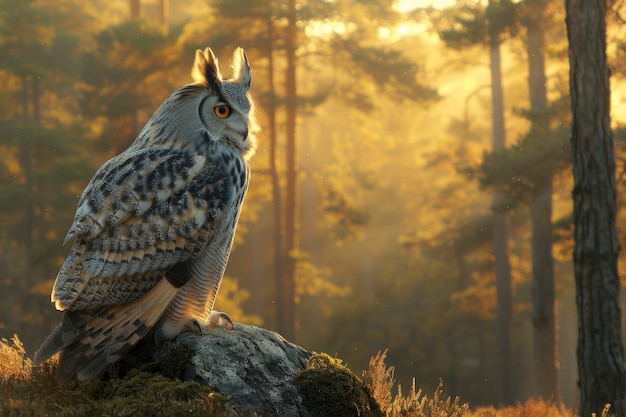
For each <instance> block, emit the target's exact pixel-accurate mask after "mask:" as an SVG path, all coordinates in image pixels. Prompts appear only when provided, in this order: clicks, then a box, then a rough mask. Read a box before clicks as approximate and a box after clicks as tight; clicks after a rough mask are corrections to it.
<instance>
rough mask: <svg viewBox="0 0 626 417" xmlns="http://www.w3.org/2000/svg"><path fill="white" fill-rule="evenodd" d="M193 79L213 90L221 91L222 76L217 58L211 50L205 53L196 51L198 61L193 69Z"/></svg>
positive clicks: (208, 49) (196, 60) (194, 63)
mask: <svg viewBox="0 0 626 417" xmlns="http://www.w3.org/2000/svg"><path fill="white" fill-rule="evenodd" d="M191 77H192V78H193V80H194V81H195V82H197V83H200V84H202V85H204V86H206V87H210V88H211V89H213V90H219V89H220V88H221V86H222V74H221V73H220V69H219V67H218V65H217V58H215V55H214V54H213V51H212V50H211V48H206V49H205V50H204V51H201V50H200V49H198V50H197V51H196V59H195V61H194V62H193V67H192V68H191Z"/></svg>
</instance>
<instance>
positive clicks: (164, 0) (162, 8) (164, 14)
mask: <svg viewBox="0 0 626 417" xmlns="http://www.w3.org/2000/svg"><path fill="white" fill-rule="evenodd" d="M159 23H160V24H161V30H162V31H163V34H164V35H165V36H167V35H168V34H169V32H170V0H159Z"/></svg>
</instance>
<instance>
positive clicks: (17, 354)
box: [0, 335, 33, 380]
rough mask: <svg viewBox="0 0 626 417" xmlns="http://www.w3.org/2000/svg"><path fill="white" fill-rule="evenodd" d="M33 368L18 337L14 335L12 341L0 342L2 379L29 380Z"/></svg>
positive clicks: (3, 340) (0, 376)
mask: <svg viewBox="0 0 626 417" xmlns="http://www.w3.org/2000/svg"><path fill="white" fill-rule="evenodd" d="M32 367H33V363H32V362H31V360H30V359H28V358H27V357H26V350H24V345H23V344H22V342H21V341H20V339H18V337H17V335H13V337H12V338H11V340H7V339H2V340H0V379H3V380H6V379H8V378H10V377H19V378H28V377H30V375H31V372H32Z"/></svg>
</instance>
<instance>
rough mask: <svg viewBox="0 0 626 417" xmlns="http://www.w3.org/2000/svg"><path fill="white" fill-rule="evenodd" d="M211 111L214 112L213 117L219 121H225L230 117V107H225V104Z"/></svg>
mask: <svg viewBox="0 0 626 417" xmlns="http://www.w3.org/2000/svg"><path fill="white" fill-rule="evenodd" d="M213 111H214V112H215V115H216V116H217V117H219V118H220V119H225V118H227V117H228V116H230V106H227V105H226V104H220V105H219V106H215V107H214V108H213Z"/></svg>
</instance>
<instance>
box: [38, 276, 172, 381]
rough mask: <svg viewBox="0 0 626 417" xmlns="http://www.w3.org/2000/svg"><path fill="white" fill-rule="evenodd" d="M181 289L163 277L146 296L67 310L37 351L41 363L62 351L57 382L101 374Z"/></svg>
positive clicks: (133, 342) (161, 312)
mask: <svg viewBox="0 0 626 417" xmlns="http://www.w3.org/2000/svg"><path fill="white" fill-rule="evenodd" d="M178 290H179V288H176V287H174V286H173V285H172V284H170V283H169V282H168V280H167V279H162V280H161V281H159V282H158V283H157V285H155V286H154V288H152V289H151V290H150V291H149V292H148V293H147V294H145V295H144V296H143V297H141V298H139V299H137V300H135V301H132V302H130V303H127V304H123V305H119V306H111V307H106V308H101V309H98V310H94V311H87V312H78V311H66V312H65V314H64V315H63V319H62V321H61V323H60V324H59V325H58V326H57V327H55V328H54V330H53V331H52V334H50V335H49V336H48V337H47V338H46V340H44V342H43V344H42V345H41V347H40V348H39V350H38V351H37V353H35V358H34V363H35V364H36V365H37V364H40V363H41V362H43V361H45V360H46V359H48V358H50V357H51V356H52V355H54V354H55V353H57V352H59V351H60V352H61V355H60V357H59V365H58V368H57V382H58V383H59V384H63V383H65V382H66V381H68V380H70V379H72V378H73V377H74V375H76V377H77V378H78V379H79V380H81V381H82V380H87V379H93V378H96V377H98V376H99V375H100V374H101V373H102V372H104V370H105V369H106V368H107V367H108V366H109V365H112V364H114V363H115V362H117V361H118V360H119V359H120V358H121V357H122V356H123V355H124V354H126V353H127V352H128V351H129V350H130V349H131V348H132V347H133V346H134V345H136V344H137V342H139V341H140V340H141V339H142V338H143V337H144V336H145V335H146V334H147V333H148V331H149V330H150V329H151V328H152V326H154V324H155V323H156V322H157V321H158V320H159V318H160V317H161V315H163V313H164V312H165V310H167V307H168V306H169V304H170V303H171V302H172V300H173V299H174V297H175V296H176V294H177V293H178Z"/></svg>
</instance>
